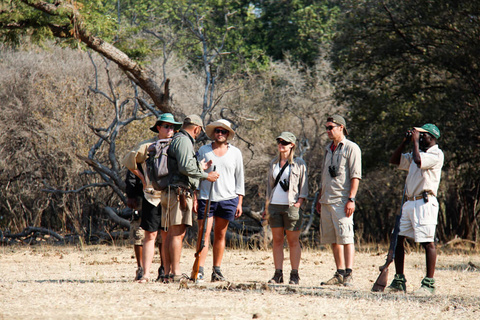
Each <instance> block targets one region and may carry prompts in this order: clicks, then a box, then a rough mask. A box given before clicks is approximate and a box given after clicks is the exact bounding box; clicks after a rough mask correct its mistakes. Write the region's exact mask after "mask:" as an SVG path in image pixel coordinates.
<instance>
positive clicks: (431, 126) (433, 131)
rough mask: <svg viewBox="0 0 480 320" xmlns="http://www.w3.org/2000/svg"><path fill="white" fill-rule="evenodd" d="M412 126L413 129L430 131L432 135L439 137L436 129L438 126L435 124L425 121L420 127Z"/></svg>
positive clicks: (438, 131)
mask: <svg viewBox="0 0 480 320" xmlns="http://www.w3.org/2000/svg"><path fill="white" fill-rule="evenodd" d="M414 128H415V130H417V131H420V132H428V133H430V134H431V135H432V136H434V137H435V139H438V138H440V130H439V129H438V127H437V126H436V125H434V124H432V123H427V124H424V125H423V126H421V127H414Z"/></svg>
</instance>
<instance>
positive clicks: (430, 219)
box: [417, 197, 438, 226]
mask: <svg viewBox="0 0 480 320" xmlns="http://www.w3.org/2000/svg"><path fill="white" fill-rule="evenodd" d="M428 199H429V201H428V202H427V203H425V204H423V205H421V206H420V208H417V210H419V214H418V224H419V225H421V226H425V225H432V224H434V225H436V224H437V219H438V201H437V199H436V198H434V197H428Z"/></svg>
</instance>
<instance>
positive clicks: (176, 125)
mask: <svg viewBox="0 0 480 320" xmlns="http://www.w3.org/2000/svg"><path fill="white" fill-rule="evenodd" d="M162 123H166V124H173V130H174V131H178V130H179V129H180V128H181V127H182V123H181V122H177V121H175V118H174V117H173V114H171V113H162V114H161V115H160V116H159V117H158V118H157V121H156V122H155V124H154V125H153V126H152V127H150V130H152V131H153V132H156V133H158V128H157V127H158V126H160V125H162Z"/></svg>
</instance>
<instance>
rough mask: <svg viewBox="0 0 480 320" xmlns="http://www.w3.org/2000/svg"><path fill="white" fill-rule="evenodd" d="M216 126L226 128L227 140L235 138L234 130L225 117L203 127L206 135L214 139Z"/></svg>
mask: <svg viewBox="0 0 480 320" xmlns="http://www.w3.org/2000/svg"><path fill="white" fill-rule="evenodd" d="M217 128H223V129H225V130H228V136H227V140H233V138H235V131H234V130H233V129H232V123H231V122H230V121H228V120H225V119H220V120H217V121H214V122H212V123H210V124H209V125H207V128H206V129H205V134H206V135H207V137H209V138H210V139H212V140H215V129H217Z"/></svg>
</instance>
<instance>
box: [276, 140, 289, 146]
mask: <svg viewBox="0 0 480 320" xmlns="http://www.w3.org/2000/svg"><path fill="white" fill-rule="evenodd" d="M277 143H278V144H281V145H282V146H288V145H289V144H291V142H288V141H285V140H280V139H277Z"/></svg>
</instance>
